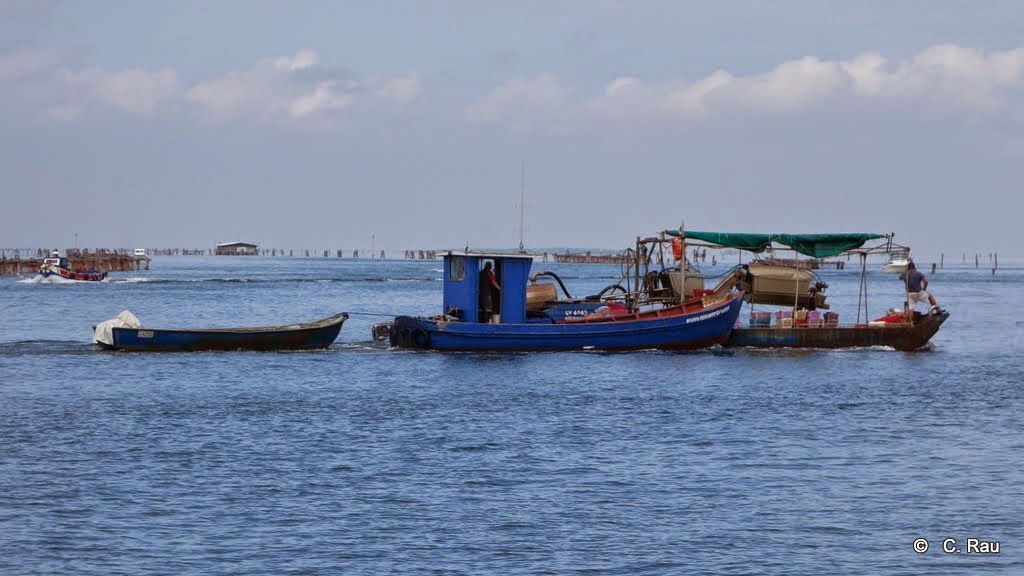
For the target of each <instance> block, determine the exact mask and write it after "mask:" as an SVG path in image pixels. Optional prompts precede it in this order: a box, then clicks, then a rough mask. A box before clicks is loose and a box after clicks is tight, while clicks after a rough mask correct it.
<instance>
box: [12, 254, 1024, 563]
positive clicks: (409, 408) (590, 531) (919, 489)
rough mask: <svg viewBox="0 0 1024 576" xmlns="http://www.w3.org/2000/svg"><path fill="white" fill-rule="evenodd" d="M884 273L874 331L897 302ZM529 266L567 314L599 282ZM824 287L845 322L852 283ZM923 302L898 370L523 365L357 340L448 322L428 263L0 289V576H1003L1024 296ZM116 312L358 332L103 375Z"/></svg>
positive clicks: (839, 363)
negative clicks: (97, 341) (378, 326)
mask: <svg viewBox="0 0 1024 576" xmlns="http://www.w3.org/2000/svg"><path fill="white" fill-rule="evenodd" d="M877 268H880V265H879V266H872V271H871V272H870V273H869V275H868V280H869V296H868V314H867V316H870V317H871V318H874V317H877V316H881V315H883V314H884V313H885V311H886V310H887V309H888V308H892V307H899V306H902V302H903V296H902V289H901V287H900V283H899V281H898V280H896V278H895V277H894V276H891V275H885V274H882V273H881V272H880V271H877V270H876V269H877ZM540 269H547V270H553V271H555V272H556V273H558V274H559V275H560V276H561V277H562V278H563V279H564V280H565V282H566V285H567V287H568V288H569V289H570V290H571V291H572V292H573V295H574V296H581V295H587V294H593V293H597V292H599V291H600V290H601V289H602V288H603V287H605V286H607V285H609V284H614V283H617V282H618V279H619V275H620V273H621V270H620V269H619V267H618V266H611V265H569V264H546V263H537V264H535V265H534V270H535V271H536V270H540ZM725 269H726V267H724V266H718V267H707V269H706V272H708V273H709V274H717V273H720V272H723V271H725ZM819 275H820V276H821V278H822V280H823V281H825V282H827V283H829V284H830V287H829V289H828V293H829V294H830V295H831V296H830V302H831V303H832V304H833V308H832V310H833V311H837V312H839V314H840V321H841V322H844V323H846V322H852V321H855V320H856V316H857V295H858V286H859V279H860V277H859V274H858V272H857V271H855V270H852V269H847V270H843V271H821V272H819ZM930 276H931V286H930V288H931V289H932V291H933V293H934V294H935V295H936V297H937V298H938V299H939V303H940V305H942V306H943V307H945V308H947V309H948V310H949V311H950V313H951V317H950V319H949V320H948V321H947V322H946V324H945V325H944V326H943V327H942V329H941V330H940V332H939V333H938V334H937V335H936V336H935V338H934V339H933V342H932V346H931V348H930V349H928V350H925V351H920V352H915V353H903V352H896V351H892V350H886V349H866V350H847V351H785V350H742V349H740V350H723V349H712V350H706V351H698V352H688V353H667V352H657V351H645V352H635V353H597V352H579V353H538V354H440V353H432V352H417V351H398V350H389V349H388V348H387V346H386V345H382V344H378V343H374V342H372V341H371V338H370V329H371V327H372V325H373V324H374V323H376V322H380V321H383V320H386V319H387V318H388V316H393V315H396V314H423V315H433V314H436V313H438V312H440V305H441V304H440V303H441V272H440V262H439V261H422V260H421V261H372V260H352V259H337V258H260V257H250V258H239V257H234V258H233V257H157V258H155V259H154V260H153V262H152V269H151V270H150V271H145V272H132V273H113V274H111V275H110V278H109V279H108V281H105V282H101V283H92V282H89V283H86V282H70V283H68V282H62V283H56V282H38V281H37V279H35V278H32V277H20V278H11V277H7V278H0V310H2V316H0V573H3V574H76V575H85V574H96V575H108V574H197V575H199V574H203V575H206V574H424V573H432V574H762V573H777V574H807V575H810V574H822V573H830V574H896V573H900V574H925V573H927V574H964V573H975V574H983V573H991V574H994V573H1004V574H1014V573H1016V574H1021V573H1024V553H1022V549H1024V487H1022V481H1024V472H1022V470H1024V438H1022V433H1021V431H1022V424H1024V422H1022V413H1021V405H1022V399H1024V392H1022V386H1021V382H1022V379H1024V378H1022V369H1024V360H1022V357H1021V348H1022V346H1021V344H1022V338H1021V335H1022V334H1024V320H1022V317H1021V316H1020V313H1019V310H1020V309H1021V305H1022V304H1024V291H1022V290H1021V287H1022V281H1024V269H1021V268H1012V267H1011V268H1005V269H1001V270H999V272H998V273H997V274H996V275H994V276H993V275H992V274H991V273H990V272H989V271H981V270H975V269H974V268H966V267H957V266H947V267H946V268H945V269H942V270H939V271H937V273H935V274H930ZM124 309H128V310H131V311H132V312H133V313H135V314H136V315H137V316H138V317H139V318H140V319H141V321H142V323H143V324H144V325H145V326H152V327H214V326H246V325H250V326H257V325H268V324H286V323H293V322H297V321H310V320H315V319H318V318H322V317H326V316H330V315H332V314H334V313H337V312H342V311H348V312H350V313H351V314H352V316H351V318H350V319H349V320H348V322H346V323H345V326H344V328H343V329H342V332H341V335H340V337H339V338H338V341H337V342H336V343H335V344H334V345H333V346H332V347H331V348H330V349H328V350H322V351H312V352H282V353H273V352H271V353H253V352H226V353H175V354H144V353H123V352H104V351H100V350H97V349H96V348H95V347H94V346H93V345H92V344H91V340H90V336H91V326H92V325H94V324H96V323H97V322H100V321H102V320H106V319H109V318H112V317H113V316H115V315H116V314H117V313H118V312H120V311H121V310H124ZM748 313H749V308H747V307H745V308H744V311H743V312H742V316H744V317H746V316H747V315H748ZM862 319H863V317H862ZM919 538H923V539H926V540H927V542H928V549H927V550H926V551H925V552H923V553H920V552H919V551H915V546H917V547H918V550H920V549H923V548H924V545H923V544H921V543H920V542H917V543H915V540H917V539H919ZM969 539H976V542H975V546H973V547H972V548H970V549H969V548H968V544H969ZM978 541H980V542H982V543H989V546H988V547H987V548H984V547H982V548H984V549H987V550H989V552H990V553H982V552H980V551H979V550H980V549H982V548H979V545H978ZM992 543H998V546H999V553H998V554H996V553H991V550H992V546H991V544H992ZM944 547H945V548H946V550H949V551H952V552H951V553H947V552H946V551H944V550H943V548H944Z"/></svg>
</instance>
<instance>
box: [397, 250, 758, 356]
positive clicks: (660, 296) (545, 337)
mask: <svg viewBox="0 0 1024 576" xmlns="http://www.w3.org/2000/svg"><path fill="white" fill-rule="evenodd" d="M644 246H646V241H645V240H644V239H638V240H637V250H636V251H635V252H633V254H634V257H633V264H632V265H631V266H627V269H629V270H633V271H634V272H635V273H636V277H635V278H634V280H635V281H634V282H633V288H634V289H633V290H628V289H626V288H624V287H622V285H623V284H625V285H629V280H627V279H624V280H623V282H622V283H620V284H619V285H617V286H618V287H620V288H621V291H614V293H613V294H609V295H606V297H602V298H598V299H596V300H595V299H583V300H576V301H572V300H569V301H566V300H562V301H559V300H557V299H555V298H554V288H553V287H552V286H551V285H550V284H536V283H535V281H536V277H534V278H533V279H531V277H530V267H531V265H532V263H533V258H532V257H530V256H527V255H520V254H486V253H472V252H458V253H457V252H449V253H447V254H445V255H444V266H443V273H444V278H443V284H444V286H443V292H444V294H443V309H442V313H441V314H439V315H437V316H433V317H413V316H398V317H396V318H395V320H394V322H393V323H392V325H391V326H390V330H389V339H390V342H391V345H392V346H395V347H399V348H413V349H424V350H443V351H477V352H484V351H496V352H514V351H526V352H528V351H557V350H642V349H663V350H688V349H696V348H704V347H708V346H713V345H715V344H719V343H721V342H722V341H724V340H725V338H726V337H728V335H729V331H730V330H731V329H732V326H733V323H735V322H736V319H737V317H738V316H739V311H740V307H741V305H742V303H743V301H742V294H741V293H739V292H736V291H734V290H731V287H730V286H726V287H724V288H723V289H722V290H718V291H708V292H710V293H709V294H701V295H698V296H691V297H689V298H687V297H685V296H684V295H683V294H681V293H679V292H673V291H672V290H671V289H670V288H667V287H664V286H660V285H659V286H657V287H656V286H653V285H652V284H651V283H650V282H643V281H641V280H640V278H641V277H645V278H649V277H650V275H649V274H647V273H646V272H645V271H644V270H642V268H641V267H642V266H647V265H648V262H649V260H650V259H649V258H648V254H647V252H646V248H645V247H644ZM492 266H493V268H492ZM528 281H529V284H528Z"/></svg>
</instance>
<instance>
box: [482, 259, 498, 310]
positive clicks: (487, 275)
mask: <svg viewBox="0 0 1024 576" xmlns="http://www.w3.org/2000/svg"><path fill="white" fill-rule="evenodd" d="M479 284H480V285H479V287H478V288H477V289H478V290H479V292H480V294H479V304H480V320H479V322H482V323H485V324H486V323H489V322H490V321H491V320H492V319H493V318H494V314H495V313H496V311H498V310H501V305H500V298H501V285H500V284H498V279H497V278H495V277H494V271H493V270H491V261H490V260H488V261H487V262H484V267H483V270H480V282H479Z"/></svg>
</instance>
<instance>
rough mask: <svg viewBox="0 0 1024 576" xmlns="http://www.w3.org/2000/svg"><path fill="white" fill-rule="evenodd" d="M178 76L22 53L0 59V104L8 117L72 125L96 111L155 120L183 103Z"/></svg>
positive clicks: (38, 52)
mask: <svg viewBox="0 0 1024 576" xmlns="http://www.w3.org/2000/svg"><path fill="white" fill-rule="evenodd" d="M180 93H181V90H180V86H179V82H178V77H177V74H176V73H175V72H174V71H173V70H169V69H164V70H159V71H155V72H150V71H147V70H142V69H137V68H136V69H128V70H120V71H116V72H112V71H109V70H106V69H103V68H98V67H92V68H80V67H76V66H73V65H72V64H71V63H70V62H68V61H67V60H66V59H65V58H64V57H63V56H62V55H61V54H60V53H59V52H56V51H44V50H22V51H18V52H12V53H8V54H0V101H2V103H3V104H4V108H5V109H6V111H7V112H8V113H13V114H25V113H26V112H28V113H30V114H32V115H36V116H38V117H42V118H46V119H49V120H53V121H57V122H69V121H72V120H74V119H76V118H79V117H80V116H82V115H83V114H84V113H87V112H88V111H89V110H90V109H96V108H107V109H114V110H118V111H121V112H126V113H128V114H132V115H138V116H144V115H149V114H152V113H153V112H155V111H156V109H157V108H158V107H159V106H160V105H162V104H165V103H168V102H172V101H175V100H177V99H178V97H179V96H180Z"/></svg>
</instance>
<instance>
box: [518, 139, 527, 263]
mask: <svg viewBox="0 0 1024 576" xmlns="http://www.w3.org/2000/svg"><path fill="white" fill-rule="evenodd" d="M525 199H526V160H525V159H524V160H523V178H522V184H521V185H520V188H519V253H520V254H522V253H524V252H526V250H523V212H524V210H525V207H526V202H525Z"/></svg>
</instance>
